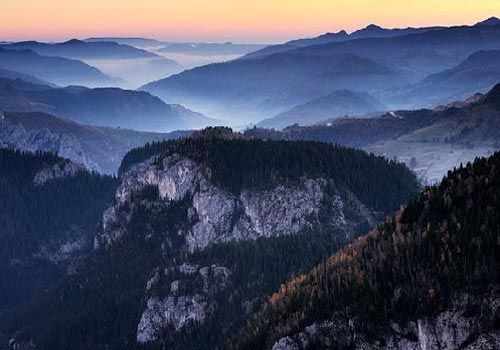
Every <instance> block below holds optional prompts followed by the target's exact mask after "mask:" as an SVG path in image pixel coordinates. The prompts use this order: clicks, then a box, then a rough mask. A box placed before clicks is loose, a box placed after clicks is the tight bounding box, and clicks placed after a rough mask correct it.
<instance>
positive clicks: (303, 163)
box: [158, 137, 418, 213]
mask: <svg viewBox="0 0 500 350" xmlns="http://www.w3.org/2000/svg"><path fill="white" fill-rule="evenodd" d="M174 153H177V154H181V155H183V156H186V157H187V158H190V159H192V160H194V161H196V162H198V163H199V164H200V165H201V166H202V168H203V171H204V173H205V176H206V177H207V178H208V179H209V180H211V181H212V182H214V183H215V184H217V185H219V186H221V187H223V188H225V189H227V190H228V191H230V192H234V193H239V192H240V191H242V190H243V189H255V188H257V189H258V188H265V187H269V186H275V185H286V184H294V183H297V182H299V181H300V180H301V179H303V178H319V177H323V178H326V179H331V180H333V182H334V184H335V186H336V187H337V189H338V190H341V191H342V190H348V191H350V192H352V193H354V194H355V195H356V196H357V197H358V198H359V199H360V200H361V202H363V203H364V204H365V205H367V206H368V207H370V208H371V209H374V210H376V211H380V212H383V213H389V212H391V211H393V210H394V209H395V208H397V207H399V206H400V205H401V203H405V202H406V201H407V200H408V199H409V198H411V197H412V196H414V195H416V194H417V192H418V183H417V180H416V178H415V176H414V175H413V173H412V172H411V171H410V170H409V169H408V168H406V167H405V166H404V165H403V164H399V163H396V162H393V161H388V160H386V159H384V158H382V157H378V156H375V155H372V154H367V153H365V152H363V151H359V150H354V149H350V148H345V147H341V146H336V145H331V144H326V143H322V142H307V141H263V140H259V139H249V140H242V139H231V140H228V139H224V138H209V139H206V138H202V137H199V138H187V139H184V140H181V141H179V142H176V143H173V144H171V145H170V146H169V147H168V148H167V149H166V150H165V152H164V153H163V157H165V156H168V155H171V154H174ZM158 161H161V158H160V159H159V160H158Z"/></svg>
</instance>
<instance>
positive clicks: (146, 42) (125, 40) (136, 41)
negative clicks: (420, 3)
mask: <svg viewBox="0 0 500 350" xmlns="http://www.w3.org/2000/svg"><path fill="white" fill-rule="evenodd" d="M83 41H85V42H90V43H92V42H102V41H112V42H115V43H118V44H124V45H130V46H134V47H137V48H158V47H162V46H165V45H167V44H168V42H165V41H160V40H156V39H150V38H141V37H115V36H105V37H93V38H87V39H84V40H83Z"/></svg>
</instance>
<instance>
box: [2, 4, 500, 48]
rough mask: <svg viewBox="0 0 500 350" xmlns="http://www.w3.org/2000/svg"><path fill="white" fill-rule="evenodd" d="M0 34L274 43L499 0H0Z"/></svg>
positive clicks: (459, 15)
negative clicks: (144, 37)
mask: <svg viewBox="0 0 500 350" xmlns="http://www.w3.org/2000/svg"><path fill="white" fill-rule="evenodd" d="M0 4H1V7H0V9H1V12H2V16H1V20H0V40H24V39H35V40H66V39H69V38H75V37H76V38H85V37H90V36H147V37H153V38H157V39H165V40H212V41H221V40H233V41H239V42H278V41H284V40H287V39H291V38H296V37H304V36H311V35H316V34H319V33H323V32H327V31H337V30H340V29H346V30H347V31H352V30H355V29H358V28H360V27H364V26H366V25H367V24H369V23H376V24H379V25H382V26H385V27H403V26H404V27H406V26H424V25H453V24H472V23H475V22H477V21H479V20H483V19H485V18H487V17H490V16H500V0H350V1H338V0H0Z"/></svg>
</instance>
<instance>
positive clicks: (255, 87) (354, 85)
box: [141, 53, 405, 122]
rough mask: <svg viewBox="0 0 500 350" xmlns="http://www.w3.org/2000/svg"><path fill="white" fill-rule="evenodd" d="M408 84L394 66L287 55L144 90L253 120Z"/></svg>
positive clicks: (216, 67)
mask: <svg viewBox="0 0 500 350" xmlns="http://www.w3.org/2000/svg"><path fill="white" fill-rule="evenodd" d="M404 81H405V80H404V77H403V76H402V75H401V74H399V73H398V72H396V71H394V70H392V69H391V68H389V67H388V66H385V65H384V64H382V63H379V62H376V61H373V60H370V59H367V58H363V57H359V56H356V55H352V54H345V55H329V56H319V55H308V54H288V53H283V54H274V55H270V56H266V57H264V58H262V59H259V60H236V61H231V62H227V63H217V64H211V65H207V66H203V67H198V68H194V69H191V70H188V71H184V72H182V73H180V74H177V75H174V76H172V77H170V78H167V79H163V80H159V81H156V82H153V83H150V84H147V85H145V86H143V87H141V90H145V91H149V92H151V93H153V94H155V95H157V96H159V97H161V98H163V99H164V100H165V101H167V102H169V103H170V102H173V101H175V102H176V103H177V102H179V103H181V104H185V105H192V106H196V107H197V108H198V109H199V110H201V111H205V113H207V114H210V115H215V116H220V117H225V118H227V119H228V120H233V121H234V120H238V119H239V120H240V121H241V120H246V121H247V122H249V121H252V120H254V121H255V120H256V119H259V116H262V114H263V113H267V114H271V113H272V114H276V113H279V112H282V111H285V110H287V109H290V108H291V107H293V106H294V105H296V104H302V103H306V102H307V101H310V100H312V99H314V98H316V97H320V96H324V95H327V94H328V93H330V92H331V91H332V90H334V89H352V90H355V91H359V90H364V89H366V90H368V89H381V88H385V87H389V86H397V85H400V84H402V82H404ZM273 112H274V113H273ZM236 118H238V119H236ZM261 119H262V118H261Z"/></svg>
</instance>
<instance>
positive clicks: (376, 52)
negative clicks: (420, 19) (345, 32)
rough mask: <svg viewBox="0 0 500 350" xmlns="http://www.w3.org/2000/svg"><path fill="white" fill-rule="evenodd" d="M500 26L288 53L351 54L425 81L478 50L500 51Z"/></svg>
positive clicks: (453, 29) (375, 39)
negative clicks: (384, 64) (373, 60)
mask: <svg viewBox="0 0 500 350" xmlns="http://www.w3.org/2000/svg"><path fill="white" fill-rule="evenodd" d="M499 37H500V25H492V26H461V27H450V28H444V29H437V30H430V31H426V32H423V33H416V34H408V35H404V36H397V37H392V38H367V39H357V40H349V41H344V42H333V43H327V44H323V45H315V46H307V47H304V48H299V49H295V50H292V51H288V53H290V54H293V53H302V54H306V53H307V54H310V55H331V54H345V53H351V54H356V55H360V56H365V57H369V58H370V59H379V60H383V61H385V62H386V63H391V64H392V65H395V66H396V67H399V68H400V69H406V70H408V71H409V72H411V73H413V74H414V77H415V78H418V77H421V78H423V77H424V76H425V75H427V74H430V73H434V72H437V71H440V70H443V69H446V68H449V67H452V66H454V65H456V64H458V63H459V62H460V61H461V60H463V59H465V58H466V57H467V56H469V55H470V54H471V53H473V52H475V51H478V50H489V49H499V48H500V43H499V40H498V39H499Z"/></svg>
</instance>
